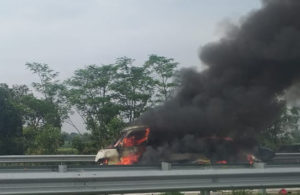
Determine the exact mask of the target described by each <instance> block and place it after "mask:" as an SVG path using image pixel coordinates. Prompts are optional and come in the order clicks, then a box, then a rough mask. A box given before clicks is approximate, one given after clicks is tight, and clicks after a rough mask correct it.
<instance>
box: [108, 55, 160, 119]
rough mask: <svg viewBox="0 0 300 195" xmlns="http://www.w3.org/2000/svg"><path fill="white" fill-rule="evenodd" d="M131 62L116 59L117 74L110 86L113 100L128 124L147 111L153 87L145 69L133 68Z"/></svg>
mask: <svg viewBox="0 0 300 195" xmlns="http://www.w3.org/2000/svg"><path fill="white" fill-rule="evenodd" d="M133 61H134V60H133V59H130V58H127V57H123V58H118V59H117V61H116V67H117V73H116V75H115V80H114V83H113V84H112V89H113V90H114V98H115V99H116V100H117V102H118V104H119V105H120V106H121V110H122V114H123V117H125V119H126V120H128V122H129V123H130V122H133V121H134V120H135V119H136V118H138V117H139V116H140V115H141V114H142V113H143V112H145V111H146V110H147V105H148V103H149V101H150V99H151V96H152V92H153V85H154V81H153V79H152V78H151V77H150V76H149V75H148V74H147V72H146V69H145V67H136V66H133Z"/></svg>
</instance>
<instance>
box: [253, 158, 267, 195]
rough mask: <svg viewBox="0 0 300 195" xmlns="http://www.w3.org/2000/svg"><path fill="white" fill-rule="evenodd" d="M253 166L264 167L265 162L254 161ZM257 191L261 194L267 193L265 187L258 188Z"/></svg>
mask: <svg viewBox="0 0 300 195" xmlns="http://www.w3.org/2000/svg"><path fill="white" fill-rule="evenodd" d="M253 167H254V168H256V169H264V168H265V163H263V162H256V163H254V165H253ZM259 193H260V194H262V195H265V194H267V190H266V188H262V189H260V190H259Z"/></svg>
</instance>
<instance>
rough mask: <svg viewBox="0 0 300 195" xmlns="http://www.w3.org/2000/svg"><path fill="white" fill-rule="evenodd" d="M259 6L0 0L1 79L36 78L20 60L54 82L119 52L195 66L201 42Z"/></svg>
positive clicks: (213, 0) (180, 0) (251, 2)
mask: <svg viewBox="0 0 300 195" xmlns="http://www.w3.org/2000/svg"><path fill="white" fill-rule="evenodd" d="M259 7H260V1H259V0H1V1H0V83H8V84H9V85H12V84H27V85H30V84H31V82H33V81H36V80H37V78H36V77H35V76H33V75H32V74H31V73H30V72H29V70H27V69H26V67H25V63H26V62H40V63H47V64H49V65H50V67H51V68H52V69H54V70H56V71H58V72H60V79H66V78H68V77H70V76H71V75H72V74H73V72H74V70H76V69H78V68H82V67H84V66H85V65H89V64H98V65H101V64H109V63H113V62H114V60H115V59H116V58H117V57H122V56H127V57H131V58H134V59H136V65H139V64H142V63H143V62H144V61H145V60H146V59H147V57H148V55H150V54H158V55H163V56H166V57H172V58H175V60H176V61H178V62H180V64H181V67H186V66H200V65H201V62H200V60H199V58H198V52H199V49H200V47H201V45H204V44H205V43H207V42H210V41H212V40H216V39H217V38H218V37H220V36H221V35H222V33H223V32H224V26H225V25H224V24H226V23H227V22H228V21H232V22H234V23H237V22H238V21H239V20H240V18H241V16H245V15H247V13H249V12H250V11H251V10H253V9H257V8H259ZM78 124H79V125H80V126H81V127H82V128H83V126H82V123H80V122H79V123H78ZM64 130H68V131H72V128H70V127H64Z"/></svg>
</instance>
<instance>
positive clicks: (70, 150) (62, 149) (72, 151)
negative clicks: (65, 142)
mask: <svg viewBox="0 0 300 195" xmlns="http://www.w3.org/2000/svg"><path fill="white" fill-rule="evenodd" d="M57 154H78V151H77V149H75V148H71V147H60V148H58V150H57Z"/></svg>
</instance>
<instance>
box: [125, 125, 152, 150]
mask: <svg viewBox="0 0 300 195" xmlns="http://www.w3.org/2000/svg"><path fill="white" fill-rule="evenodd" d="M149 133H150V129H149V128H147V129H146V131H145V136H144V137H143V138H141V139H136V138H135V136H131V137H125V138H124V139H123V141H122V145H123V146H124V147H132V146H137V145H140V144H142V143H144V142H146V141H147V140H148V137H149Z"/></svg>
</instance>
